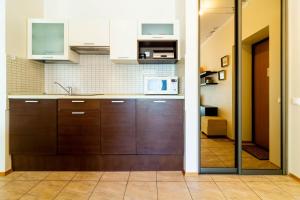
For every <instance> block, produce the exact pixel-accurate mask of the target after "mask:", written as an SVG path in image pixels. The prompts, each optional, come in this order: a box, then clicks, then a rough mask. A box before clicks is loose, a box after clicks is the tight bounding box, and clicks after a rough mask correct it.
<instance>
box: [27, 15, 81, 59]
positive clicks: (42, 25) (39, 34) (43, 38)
mask: <svg viewBox="0 0 300 200" xmlns="http://www.w3.org/2000/svg"><path fill="white" fill-rule="evenodd" d="M68 34H69V33H68V23H67V22H66V21H62V20H45V19H29V20H28V39H27V40H28V44H27V48H28V49H27V56H28V58H29V59H33V60H50V61H51V60H61V61H71V62H78V55H77V54H76V53H74V52H73V51H71V50H70V48H69V42H68V41H69V40H68Z"/></svg>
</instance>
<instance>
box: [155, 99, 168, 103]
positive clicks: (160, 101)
mask: <svg viewBox="0 0 300 200" xmlns="http://www.w3.org/2000/svg"><path fill="white" fill-rule="evenodd" d="M166 102H167V101H162V100H159V101H153V103H166Z"/></svg>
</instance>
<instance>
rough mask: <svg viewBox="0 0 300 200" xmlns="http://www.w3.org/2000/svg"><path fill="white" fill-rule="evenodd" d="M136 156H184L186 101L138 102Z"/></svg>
mask: <svg viewBox="0 0 300 200" xmlns="http://www.w3.org/2000/svg"><path fill="white" fill-rule="evenodd" d="M136 107H137V153H138V154H158V155H168V154H169V155H172V154H173V155H182V154H183V101H182V100H137V106H136Z"/></svg>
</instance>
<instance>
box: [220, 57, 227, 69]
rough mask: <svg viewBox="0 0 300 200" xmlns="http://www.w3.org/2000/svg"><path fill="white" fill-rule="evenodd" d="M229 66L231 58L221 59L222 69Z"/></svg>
mask: <svg viewBox="0 0 300 200" xmlns="http://www.w3.org/2000/svg"><path fill="white" fill-rule="evenodd" d="M228 65H229V56H224V57H222V58H221V67H227V66H228Z"/></svg>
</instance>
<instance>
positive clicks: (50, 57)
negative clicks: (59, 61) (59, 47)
mask: <svg viewBox="0 0 300 200" xmlns="http://www.w3.org/2000/svg"><path fill="white" fill-rule="evenodd" d="M42 58H44V59H52V58H54V57H53V56H43V57H42Z"/></svg>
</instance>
